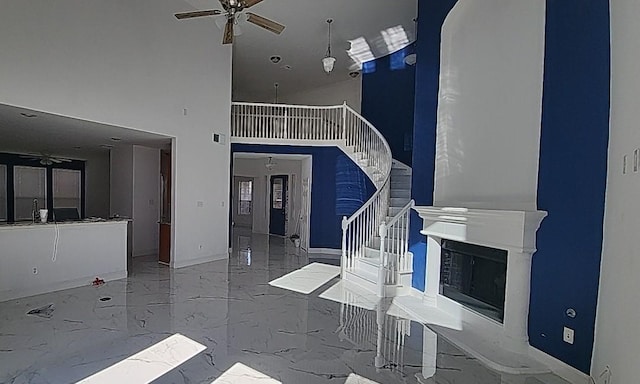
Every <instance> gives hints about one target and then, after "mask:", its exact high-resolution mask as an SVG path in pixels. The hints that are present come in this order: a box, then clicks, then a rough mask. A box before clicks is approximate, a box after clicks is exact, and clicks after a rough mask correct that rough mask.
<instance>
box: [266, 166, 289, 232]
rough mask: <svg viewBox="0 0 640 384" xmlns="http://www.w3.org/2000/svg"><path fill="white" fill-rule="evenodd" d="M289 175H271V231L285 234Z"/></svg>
mask: <svg viewBox="0 0 640 384" xmlns="http://www.w3.org/2000/svg"><path fill="white" fill-rule="evenodd" d="M288 181H289V177H288V176H287V175H273V176H271V182H270V184H271V188H270V191H271V193H270V206H271V208H270V215H269V233H270V234H271V235H278V236H285V234H286V230H287V183H288Z"/></svg>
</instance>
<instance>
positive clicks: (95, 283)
mask: <svg viewBox="0 0 640 384" xmlns="http://www.w3.org/2000/svg"><path fill="white" fill-rule="evenodd" d="M102 284H104V280H102V279H100V278H98V277H96V279H95V280H93V282H92V283H91V285H93V286H94V287H97V286H99V285H102Z"/></svg>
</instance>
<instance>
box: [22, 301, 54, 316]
mask: <svg viewBox="0 0 640 384" xmlns="http://www.w3.org/2000/svg"><path fill="white" fill-rule="evenodd" d="M54 309H55V308H54V307H53V303H51V304H47V305H44V306H42V307H40V308H36V309H32V310H30V311H29V312H27V315H32V316H38V317H42V318H44V319H50V318H51V317H52V316H53V310H54Z"/></svg>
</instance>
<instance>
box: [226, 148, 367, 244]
mask: <svg viewBox="0 0 640 384" xmlns="http://www.w3.org/2000/svg"><path fill="white" fill-rule="evenodd" d="M231 152H232V154H233V153H236V152H249V153H274V154H278V153H281V154H301V155H311V156H312V159H313V160H312V176H311V177H312V184H311V229H310V232H311V233H310V236H311V237H310V239H309V246H310V247H311V248H332V249H340V248H341V246H342V226H341V222H342V216H343V215H345V216H350V215H351V214H352V213H353V212H355V211H356V210H358V209H359V208H360V207H361V206H362V205H363V204H364V203H365V202H366V201H367V200H369V198H370V197H371V196H372V195H373V193H374V192H375V191H376V188H375V186H374V185H373V183H371V181H370V180H369V177H367V175H366V174H365V173H364V172H363V171H362V170H361V169H360V167H358V165H357V164H355V163H354V162H353V161H351V159H350V158H349V157H348V156H347V155H345V153H344V152H342V151H341V150H340V149H338V148H336V147H305V146H288V145H256V144H232V145H231Z"/></svg>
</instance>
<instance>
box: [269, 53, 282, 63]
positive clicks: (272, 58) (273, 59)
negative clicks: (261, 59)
mask: <svg viewBox="0 0 640 384" xmlns="http://www.w3.org/2000/svg"><path fill="white" fill-rule="evenodd" d="M269 60H270V61H271V62H272V63H273V64H278V63H279V62H280V61H282V57H280V56H278V55H273V56H271V57H270V58H269Z"/></svg>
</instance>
